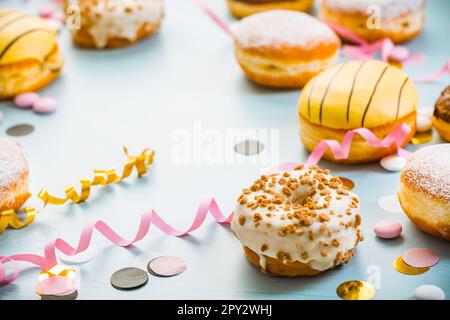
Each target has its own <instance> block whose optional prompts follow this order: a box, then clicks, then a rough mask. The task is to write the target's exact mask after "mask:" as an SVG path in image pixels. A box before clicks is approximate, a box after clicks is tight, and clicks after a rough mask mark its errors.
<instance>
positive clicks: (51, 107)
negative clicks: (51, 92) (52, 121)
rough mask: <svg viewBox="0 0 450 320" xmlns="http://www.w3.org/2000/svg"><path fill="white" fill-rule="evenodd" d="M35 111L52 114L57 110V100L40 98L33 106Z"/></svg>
mask: <svg viewBox="0 0 450 320" xmlns="http://www.w3.org/2000/svg"><path fill="white" fill-rule="evenodd" d="M33 110H34V112H36V113H42V114H45V113H52V112H55V110H56V100H55V99H53V98H48V97H44V98H39V99H38V100H37V101H36V102H35V103H34V104H33Z"/></svg>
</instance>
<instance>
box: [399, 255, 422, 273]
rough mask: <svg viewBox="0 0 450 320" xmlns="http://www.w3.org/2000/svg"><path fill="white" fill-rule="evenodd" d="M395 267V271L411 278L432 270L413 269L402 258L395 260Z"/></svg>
mask: <svg viewBox="0 0 450 320" xmlns="http://www.w3.org/2000/svg"><path fill="white" fill-rule="evenodd" d="M393 266H394V269H395V270H397V271H398V272H400V273H403V274H407V275H410V276H415V275H418V274H422V273H425V272H427V271H428V270H430V268H416V267H411V266H409V265H407V264H406V263H405V262H404V261H403V258H402V257H401V256H400V257H398V258H397V259H395V260H394V263H393Z"/></svg>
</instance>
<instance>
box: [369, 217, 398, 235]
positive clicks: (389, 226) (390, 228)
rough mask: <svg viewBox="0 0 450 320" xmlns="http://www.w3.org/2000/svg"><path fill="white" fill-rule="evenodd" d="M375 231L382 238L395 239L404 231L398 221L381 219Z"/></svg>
mask: <svg viewBox="0 0 450 320" xmlns="http://www.w3.org/2000/svg"><path fill="white" fill-rule="evenodd" d="M373 231H374V232H375V234H376V235H377V236H378V237H380V238H383V239H393V238H397V237H398V236H400V234H401V233H402V225H401V223H400V222H397V221H392V220H381V221H378V222H377V224H376V225H375V227H374V228H373Z"/></svg>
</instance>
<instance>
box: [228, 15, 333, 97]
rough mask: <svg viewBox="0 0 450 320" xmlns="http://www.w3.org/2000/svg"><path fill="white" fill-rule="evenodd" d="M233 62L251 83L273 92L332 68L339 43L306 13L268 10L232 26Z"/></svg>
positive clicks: (291, 86) (322, 25)
mask: <svg viewBox="0 0 450 320" xmlns="http://www.w3.org/2000/svg"><path fill="white" fill-rule="evenodd" d="M232 30H233V35H234V38H235V48H236V49H235V52H236V58H237V60H238V62H239V64H240V65H241V67H242V69H243V71H244V73H245V74H246V75H247V77H248V78H249V79H251V80H252V81H254V82H256V83H258V84H261V85H264V86H268V87H277V88H299V87H302V86H303V85H304V84H305V83H306V82H307V81H308V80H309V79H311V78H312V77H313V76H314V75H315V74H317V73H318V72H320V71H322V70H324V69H326V68H328V67H330V66H332V65H334V64H336V62H337V60H338V53H339V48H340V40H339V38H338V37H337V36H336V34H335V33H334V32H333V31H332V30H331V29H330V28H329V27H328V26H327V25H325V24H324V23H322V22H320V21H319V20H317V19H316V18H313V17H311V16H309V15H307V14H306V13H303V12H297V11H289V10H271V11H264V12H261V13H256V14H254V15H251V16H248V17H246V18H244V19H242V20H241V21H239V22H237V23H235V24H234V25H233V26H232Z"/></svg>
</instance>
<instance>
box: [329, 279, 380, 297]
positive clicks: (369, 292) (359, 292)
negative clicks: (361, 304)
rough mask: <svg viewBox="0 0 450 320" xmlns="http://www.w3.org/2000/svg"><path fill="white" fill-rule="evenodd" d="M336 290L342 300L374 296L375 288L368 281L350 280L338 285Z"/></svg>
mask: <svg viewBox="0 0 450 320" xmlns="http://www.w3.org/2000/svg"><path fill="white" fill-rule="evenodd" d="M336 292H337V295H338V296H339V298H341V299H343V300H370V299H372V298H373V297H374V296H375V293H376V290H375V287H374V286H373V285H371V284H370V283H367V282H364V281H359V280H351V281H346V282H344V283H342V284H341V285H339V287H338V288H337V290H336Z"/></svg>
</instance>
